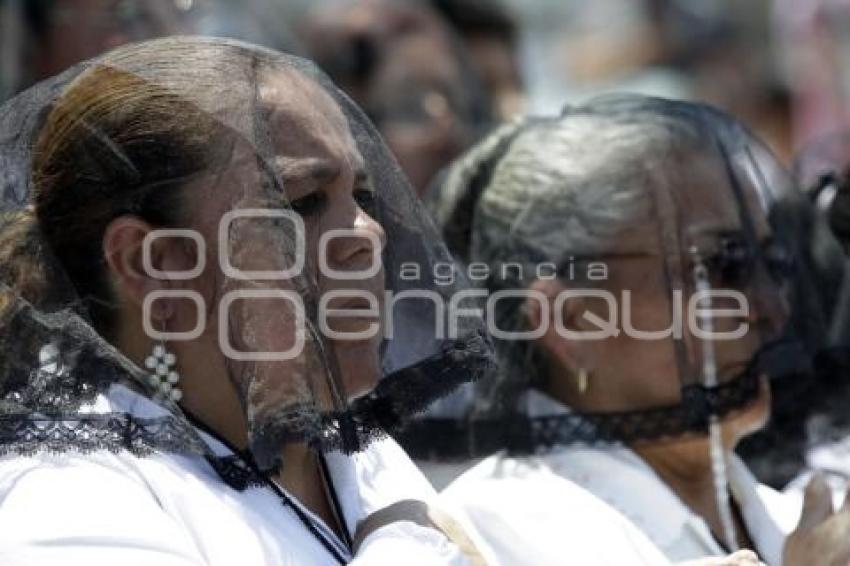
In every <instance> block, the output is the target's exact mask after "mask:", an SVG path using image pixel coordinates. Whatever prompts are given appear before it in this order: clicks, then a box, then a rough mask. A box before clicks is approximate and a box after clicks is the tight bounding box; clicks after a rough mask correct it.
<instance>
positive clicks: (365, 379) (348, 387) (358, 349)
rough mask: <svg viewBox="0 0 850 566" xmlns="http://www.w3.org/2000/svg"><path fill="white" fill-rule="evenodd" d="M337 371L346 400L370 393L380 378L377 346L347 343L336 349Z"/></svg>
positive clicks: (368, 343)
mask: <svg viewBox="0 0 850 566" xmlns="http://www.w3.org/2000/svg"><path fill="white" fill-rule="evenodd" d="M336 354H337V359H338V360H339V369H340V373H341V374H342V381H343V385H344V386H345V393H346V396H347V397H348V400H349V401H350V400H352V399H355V398H357V397H360V396H362V395H365V394H366V393H369V392H370V391H372V390H373V389H374V388H375V386H376V385H378V380H379V378H380V376H381V364H380V361H379V360H378V351H377V345H376V344H375V343H374V341H371V340H370V341H364V342H348V343H346V344H345V346H344V347H340V346H337V347H336Z"/></svg>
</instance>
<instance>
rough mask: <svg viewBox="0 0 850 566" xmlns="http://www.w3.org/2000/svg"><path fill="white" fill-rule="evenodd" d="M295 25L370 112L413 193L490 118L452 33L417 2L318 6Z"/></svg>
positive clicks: (323, 62)
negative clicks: (298, 24) (408, 180)
mask: <svg viewBox="0 0 850 566" xmlns="http://www.w3.org/2000/svg"><path fill="white" fill-rule="evenodd" d="M301 29H302V39H303V41H304V43H305V48H306V49H307V51H308V53H309V55H310V57H311V58H312V59H313V60H315V61H316V62H317V63H318V64H319V66H320V67H322V68H323V69H324V70H325V71H326V72H327V73H328V74H329V75H330V76H331V78H332V79H334V81H335V82H336V83H337V84H339V85H340V87H341V88H342V89H343V90H345V91H346V92H347V93H348V94H349V95H350V96H351V97H352V98H353V99H354V100H355V101H356V102H357V103H358V104H359V105H360V106H361V107H362V108H363V109H364V110H365V111H366V113H367V114H368V115H369V117H370V118H372V120H373V122H374V123H375V125H376V126H377V127H378V129H379V130H380V131H381V133H382V134H383V136H384V138H385V139H386V141H387V143H388V145H389V146H390V149H391V150H392V151H393V153H394V154H395V156H396V157H397V158H398V160H399V163H400V164H401V167H402V169H404V171H405V173H406V174H407V176H408V177H409V178H410V180H411V182H412V184H413V186H414V187H416V188H417V190H418V191H419V192H420V193H421V192H422V191H424V190H425V188H426V187H427V186H428V183H429V182H430V181H431V179H432V178H433V176H434V174H435V173H436V172H437V171H439V170H440V169H442V168H443V167H444V166H445V165H447V164H448V163H449V162H450V161H451V160H452V159H453V158H455V157H456V156H457V155H459V154H460V153H461V152H462V151H463V150H464V149H465V148H466V147H467V146H468V145H469V144H470V143H472V141H474V139H475V137H476V136H477V134H478V132H479V131H480V130H481V129H482V128H483V127H485V126H486V125H487V124H488V123H489V121H490V107H489V101H488V99H487V98H486V97H485V96H484V93H483V91H482V90H481V88H480V85H479V83H478V82H477V78H476V77H474V76H473V73H472V71H471V68H470V67H469V66H468V64H467V62H466V60H465V58H464V55H463V52H462V51H461V50H460V47H459V44H458V42H457V39H456V38H455V37H454V36H453V35H452V33H451V31H450V30H449V29H448V27H447V26H446V25H445V24H444V23H443V22H442V21H441V20H440V18H439V17H438V16H437V15H436V14H435V13H433V12H432V11H430V10H428V9H427V8H426V7H424V6H423V5H419V4H416V3H413V2H405V1H403V0H367V1H364V2H354V3H344V4H342V5H333V4H332V5H329V6H320V7H319V8H318V9H316V10H315V11H314V12H313V13H311V14H310V15H308V16H307V18H306V20H305V22H304V25H303V26H302V28H301Z"/></svg>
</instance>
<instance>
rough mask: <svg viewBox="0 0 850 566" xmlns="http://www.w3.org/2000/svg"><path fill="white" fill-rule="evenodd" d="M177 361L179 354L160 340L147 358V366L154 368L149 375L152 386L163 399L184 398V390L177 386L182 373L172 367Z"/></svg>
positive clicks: (150, 368) (174, 399)
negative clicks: (171, 350)
mask: <svg viewBox="0 0 850 566" xmlns="http://www.w3.org/2000/svg"><path fill="white" fill-rule="evenodd" d="M176 363H177V356H175V355H174V354H172V353H171V352H169V351H168V350H166V349H165V344H164V343H163V342H160V343H159V344H156V345H155V346H154V347H153V352H152V353H151V355H150V356H148V357H147V358H146V359H145V367H147V368H148V369H149V370H152V373H151V374H150V375H149V376H148V381H149V382H150V385H151V387H154V388H155V389H156V390H157V395H158V396H159V397H160V398H162V399H171V400H172V401H174V402H175V403H176V402H177V401H179V400H180V399H182V398H183V392H182V391H181V390H180V389H179V388H178V387H177V384H178V383H179V382H180V374H179V373H177V372H176V371H175V370H173V369H172V368H173V367H174V364H176Z"/></svg>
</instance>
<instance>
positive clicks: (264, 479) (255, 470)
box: [183, 409, 350, 564]
mask: <svg viewBox="0 0 850 566" xmlns="http://www.w3.org/2000/svg"><path fill="white" fill-rule="evenodd" d="M183 412H184V414H185V415H186V417H187V419H188V420H189V422H191V423H192V424H193V425H194V426H195V427H197V428H199V429H200V430H202V431H204V432H205V433H206V434H208V435H210V436H211V437H213V438H215V439H216V440H217V441H218V442H221V443H222V444H223V445H224V446H226V447H227V448H228V450H230V451H231V452H232V453H233V457H234V458H236V459H238V460H239V463H240V464H241V465H242V467H244V468H246V469H248V470H249V471H250V472H252V474H254V475H255V476H256V478H258V479H259V480H261V485H263V486H265V487H267V488H269V489H271V490H272V491H273V492H274V493H275V494H276V495H277V496H278V498H280V500H281V501H283V504H284V505H285V506H286V507H288V508H290V509H291V510H292V512H293V513H295V516H296V517H298V520H299V521H301V523H302V524H303V525H304V527H306V528H307V530H308V531H310V533H311V534H312V535H313V536H314V537H315V538H316V539H317V540H318V541H319V542H320V543H321V544H322V546H323V547H325V550H327V551H328V553H329V554H330V555H331V556H333V557H334V559H335V560H336V561H337V563H339V564H346V562H347V561H346V560H345V558H344V557H343V556H342V554H341V553H340V552H339V549H337V548H336V545H335V544H334V543H333V542H332V541H330V540H329V539H328V537H327V536H325V534H324V533H323V532H322V531H321V529H319V527H318V526H317V525H316V524H315V522H314V521H313V520H312V519H311V518H310V517H309V516H308V515H307V513H306V512H305V511H304V510H303V509H302V508H301V506H300V505H299V504H297V503H296V502H294V501H293V500H292V498H291V497H290V496H289V495H288V494H287V493H286V492H285V491H284V490H283V489H282V488H281V487H280V486H279V485H277V483H275V482H274V480H272V479H271V478H270V477H269V475H268V474H267V473H264V472H262V471H261V470H260V469H259V467H257V464H256V462H255V461H254V458H253V457H252V456H251V454H250V453H249V452H247V451H244V450H239V449H238V448H236V447H235V446H233V445H231V444H230V442H228V441H227V440H226V439H224V438H222V437H221V436H220V435H219V434H218V433H216V432H215V431H213V430H212V429H210V428H209V427H208V426H207V425H206V424H205V423H204V422H203V421H201V420H200V419H198V418H197V417H195V416H194V415H192V414H191V413H189V412H188V411H186V410H185V409H183ZM207 458H208V459H209V458H211V457H207ZM322 464H323V465H324V459H322ZM213 468H214V469H216V471H218V470H219V466H217V465H215V464H213ZM219 473H220V472H219ZM225 483H229V482H226V481H225ZM331 493H333V497H334V504H336V505H339V503H338V501H336V493H335V492H333V491H332V490H331ZM337 509H338V507H337ZM342 530H343V532H344V533H346V534H347V531H346V530H345V528H344V525H342ZM349 548H350V544H349Z"/></svg>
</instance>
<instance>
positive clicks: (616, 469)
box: [547, 447, 784, 564]
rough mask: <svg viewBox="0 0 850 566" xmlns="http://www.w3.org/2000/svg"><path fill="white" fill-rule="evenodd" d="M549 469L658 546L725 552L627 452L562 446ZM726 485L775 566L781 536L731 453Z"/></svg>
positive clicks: (762, 552) (746, 472)
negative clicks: (681, 544) (680, 545)
mask: <svg viewBox="0 0 850 566" xmlns="http://www.w3.org/2000/svg"><path fill="white" fill-rule="evenodd" d="M547 460H548V461H549V462H550V465H551V466H552V469H553V470H554V471H556V473H559V474H560V475H563V476H564V477H567V478H568V479H570V480H572V481H574V482H576V483H577V484H579V485H580V486H582V487H584V488H585V489H587V490H588V491H590V492H591V493H593V494H594V495H596V496H597V497H599V498H600V499H602V500H603V501H605V502H607V503H608V504H610V505H611V506H613V507H614V508H616V509H618V510H619V511H620V512H621V513H622V514H623V515H625V516H626V517H627V518H629V519H630V520H631V521H632V522H634V523H635V524H636V525H637V526H638V527H639V528H640V529H641V530H642V531H644V532H645V533H646V534H647V535H648V536H649V538H650V539H651V540H652V541H653V542H654V543H655V544H656V545H658V546H659V547H660V548H662V549H669V548H672V547H674V546H676V545H677V543H678V542H679V541H683V540H691V542H692V543H694V544H695V545H698V546H699V547H701V549H702V550H703V551H704V552H705V553H706V554H712V555H721V554H725V551H724V550H723V549H722V548H721V547H720V545H719V544H718V543H717V541H716V540H715V539H714V537H713V536H712V534H711V531H710V529H709V527H708V525H707V524H706V522H705V521H704V520H703V519H702V518H701V517H699V516H698V515H696V514H695V513H694V512H693V511H691V509H690V508H688V507H687V506H686V505H685V504H684V502H682V501H681V499H679V497H678V496H677V495H676V494H675V493H674V492H673V490H671V489H670V488H669V487H668V486H667V485H666V484H665V483H664V482H663V481H662V480H661V478H660V477H658V475H657V474H656V473H655V471H654V470H652V468H650V467H649V465H648V464H647V463H646V462H644V461H643V460H642V459H641V458H640V457H639V456H638V455H637V454H635V453H634V452H633V451H632V450H630V449H628V448H625V447H612V448H604V449H603V448H593V449H591V448H578V447H576V448H562V449H559V450H557V451H555V452H553V453H552V454H551V456H550V457H548V458H547ZM727 464H728V465H727V471H728V476H729V486H730V490H731V491H732V495H733V497H734V498H735V501H736V502H737V503H738V506H739V507H740V509H741V514H742V516H743V519H744V522H745V523H746V525H747V530H748V531H749V534H750V536H751V537H752V538H753V542H754V544H755V545H756V547H757V550H758V552H759V554H760V556H761V557H762V559H763V560H765V562H766V563H768V564H780V563H781V555H782V546H783V542H784V534H783V533H782V531H781V530H780V528H779V527H778V526H777V524H776V522H775V521H774V519H773V517H771V515H770V514H769V513H768V510H767V509H766V507H765V504H764V501H763V500H762V496H761V493H760V491H762V490H764V489H768V488H764V486H759V485H758V483H757V482H756V480H755V478H754V477H753V476H752V474H751V473H750V472H749V470H747V468H746V465H745V464H744V463H743V461H741V459H740V458H739V457H738V456H736V455H735V454H731V453H730V454H729V455H728V458H727Z"/></svg>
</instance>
